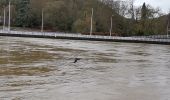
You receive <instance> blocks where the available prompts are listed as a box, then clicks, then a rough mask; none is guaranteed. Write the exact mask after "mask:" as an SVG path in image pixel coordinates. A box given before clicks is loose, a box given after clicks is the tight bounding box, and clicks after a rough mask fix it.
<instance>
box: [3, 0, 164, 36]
mask: <svg viewBox="0 0 170 100" xmlns="http://www.w3.org/2000/svg"><path fill="white" fill-rule="evenodd" d="M10 1H11V4H12V7H11V9H12V19H11V21H12V26H15V27H28V28H40V27H41V15H42V14H41V13H42V11H44V27H45V29H46V30H51V31H64V32H80V33H85V32H89V31H90V23H91V9H92V8H93V9H94V16H93V32H103V33H104V32H106V33H107V32H109V29H110V23H111V22H110V21H111V20H110V18H111V17H113V29H112V30H113V34H114V33H115V34H118V35H123V36H127V35H152V34H165V32H166V24H167V16H166V15H163V13H162V12H161V10H160V9H159V8H153V7H152V6H150V5H148V4H145V3H143V5H141V6H140V7H135V6H134V0H127V1H118V0H10ZM8 2H9V0H0V16H1V17H0V18H1V20H3V9H6V11H8ZM6 13H7V12H6ZM7 14H8V13H7ZM1 25H2V22H1Z"/></svg>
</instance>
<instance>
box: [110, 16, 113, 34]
mask: <svg viewBox="0 0 170 100" xmlns="http://www.w3.org/2000/svg"><path fill="white" fill-rule="evenodd" d="M110 19H111V20H110V36H112V27H113V15H112V16H111V18H110Z"/></svg>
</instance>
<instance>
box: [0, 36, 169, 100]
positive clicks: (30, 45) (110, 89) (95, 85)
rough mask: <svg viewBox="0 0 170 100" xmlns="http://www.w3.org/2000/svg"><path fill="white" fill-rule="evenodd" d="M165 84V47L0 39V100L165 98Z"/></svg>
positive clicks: (166, 63)
mask: <svg viewBox="0 0 170 100" xmlns="http://www.w3.org/2000/svg"><path fill="white" fill-rule="evenodd" d="M75 57H80V58H82V59H81V60H80V61H79V62H78V63H76V64H74V63H73V61H74V58H75ZM169 84H170V47H169V46H164V45H151V44H126V43H108V42H94V41H93V42H91V41H70V40H50V39H31V38H9V37H0V100H169V98H170V95H169V94H170V85H169Z"/></svg>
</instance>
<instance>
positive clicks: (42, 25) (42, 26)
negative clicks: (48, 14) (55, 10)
mask: <svg viewBox="0 0 170 100" xmlns="http://www.w3.org/2000/svg"><path fill="white" fill-rule="evenodd" d="M43 31H44V9H42V23H41V32H43Z"/></svg>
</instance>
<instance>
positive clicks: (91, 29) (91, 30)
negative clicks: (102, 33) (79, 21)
mask: <svg viewBox="0 0 170 100" xmlns="http://www.w3.org/2000/svg"><path fill="white" fill-rule="evenodd" d="M91 13H92V14H91V28H90V35H92V32H93V8H92V12H91Z"/></svg>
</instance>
